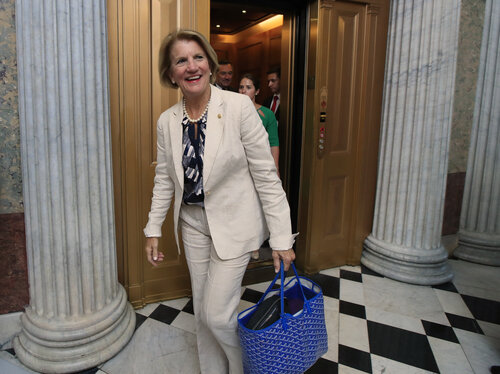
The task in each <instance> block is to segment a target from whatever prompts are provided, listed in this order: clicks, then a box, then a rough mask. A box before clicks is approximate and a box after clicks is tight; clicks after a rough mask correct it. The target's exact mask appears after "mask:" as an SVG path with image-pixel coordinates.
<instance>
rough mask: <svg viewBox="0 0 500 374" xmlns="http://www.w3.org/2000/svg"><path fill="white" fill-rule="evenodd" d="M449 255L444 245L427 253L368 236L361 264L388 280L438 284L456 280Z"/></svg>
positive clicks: (423, 250)
mask: <svg viewBox="0 0 500 374" xmlns="http://www.w3.org/2000/svg"><path fill="white" fill-rule="evenodd" d="M447 259H448V253H447V252H446V250H445V249H444V247H443V246H442V245H441V246H440V247H439V248H437V249H432V250H425V249H418V248H405V247H402V246H398V245H395V244H393V243H387V242H384V241H382V240H379V239H377V238H375V237H374V236H373V235H370V236H368V238H366V240H365V242H364V250H363V253H362V255H361V263H362V264H363V265H365V266H366V267H367V268H369V269H371V270H373V271H375V272H377V273H379V274H381V275H384V276H386V277H388V278H391V279H395V280H398V281H401V282H406V283H412V284H419V285H426V286H429V285H436V284H442V283H446V282H449V281H450V280H452V279H453V273H452V271H451V267H450V265H449V264H448V262H447Z"/></svg>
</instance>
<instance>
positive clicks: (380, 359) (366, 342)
mask: <svg viewBox="0 0 500 374" xmlns="http://www.w3.org/2000/svg"><path fill="white" fill-rule="evenodd" d="M450 264H451V266H452V267H453V270H454V273H455V278H454V280H453V281H452V282H450V283H447V284H445V285H441V286H435V287H428V286H415V285H409V284H405V283H400V282H397V281H393V280H391V279H388V278H385V277H382V276H380V275H378V274H376V273H374V272H372V271H370V270H369V269H367V268H365V267H363V266H362V267H359V266H357V267H341V268H335V269H330V270H326V271H322V272H321V273H319V274H316V275H313V276H311V277H310V278H311V279H313V280H314V281H315V282H316V283H318V284H319V285H321V287H322V289H323V293H324V296H325V316H326V322H327V328H328V335H329V336H328V339H329V350H328V352H327V353H326V354H325V355H324V356H323V357H322V358H321V359H320V360H319V361H318V362H317V363H316V364H315V365H314V366H313V367H312V368H311V369H309V370H308V371H307V373H309V374H311V373H314V374H329V373H332V374H333V373H346V374H347V373H349V374H350V373H352V374H354V373H380V374H382V373H384V374H389V373H395V374H403V373H404V374H408V373H414V374H420V373H450V374H452V373H453V374H458V373H476V374H480V373H485V374H487V373H490V367H491V366H492V365H500V291H499V289H500V269H499V268H495V267H489V266H483V265H477V264H472V263H467V262H463V261H458V260H450ZM267 285H268V282H266V283H260V284H254V285H251V286H247V287H244V288H243V289H242V296H241V303H240V307H239V309H240V311H241V310H244V309H246V308H248V307H249V306H251V305H254V303H256V302H257V301H258V300H259V298H260V296H261V295H262V292H263V291H264V290H265V289H266V287H267ZM136 315H137V329H136V333H135V334H134V336H133V338H132V340H131V342H130V343H129V344H128V345H127V347H125V349H124V350H123V351H122V352H120V353H119V354H118V355H117V356H115V357H114V358H113V359H111V360H110V361H108V362H106V363H105V364H103V365H101V366H100V367H99V368H94V369H91V370H88V371H86V372H85V373H107V374H118V373H120V374H128V373H130V374H135V373H145V374H156V373H175V374H179V373H186V374H193V373H198V372H199V367H198V364H197V361H196V338H195V335H194V333H195V331H194V315H193V305H192V302H191V300H190V299H189V298H183V299H177V300H171V301H166V302H162V303H156V304H150V305H147V306H146V307H145V308H143V309H141V310H137V311H136ZM1 354H2V355H3V356H0V359H1V358H5V356H10V357H7V358H8V359H9V360H10V361H11V362H13V363H14V364H16V361H17V360H16V359H15V352H14V351H13V350H12V349H7V350H6V351H4V352H1ZM17 365H19V363H18V362H17Z"/></svg>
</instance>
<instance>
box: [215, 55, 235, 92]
mask: <svg viewBox="0 0 500 374" xmlns="http://www.w3.org/2000/svg"><path fill="white" fill-rule="evenodd" d="M232 79H233V65H232V64H231V62H229V61H227V60H221V61H220V62H219V69H217V73H216V76H215V86H216V87H218V88H220V89H221V90H226V91H233V92H235V91H236V90H235V89H234V88H232V87H231V80H232Z"/></svg>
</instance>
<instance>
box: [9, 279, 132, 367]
mask: <svg viewBox="0 0 500 374" xmlns="http://www.w3.org/2000/svg"><path fill="white" fill-rule="evenodd" d="M21 324H22V331H21V333H20V334H19V335H18V336H16V338H15V339H14V349H15V351H16V355H17V357H18V358H19V360H20V361H21V362H22V363H23V364H24V365H25V366H27V367H29V368H31V369H33V370H35V371H39V372H42V373H72V372H75V371H81V370H85V369H88V368H91V367H94V366H97V365H99V364H101V363H103V362H105V361H107V360H108V359H110V358H111V357H113V356H114V355H115V354H117V353H118V352H119V351H120V350H121V349H122V348H123V347H124V346H125V345H126V344H127V343H128V341H129V340H130V338H131V337H132V335H133V333H134V329H135V313H134V310H133V309H132V306H131V305H130V304H129V303H128V302H127V294H126V292H125V290H124V289H123V287H122V286H121V285H119V292H118V293H117V297H116V298H115V299H114V300H112V301H111V302H110V303H108V304H107V305H106V306H105V307H104V308H103V309H101V310H99V311H98V312H95V313H92V314H88V315H78V316H76V317H67V318H64V319H62V318H60V317H54V318H48V317H46V316H40V315H38V314H37V313H36V312H34V311H33V310H32V309H31V308H27V309H26V312H25V313H24V314H23V316H22V317H21Z"/></svg>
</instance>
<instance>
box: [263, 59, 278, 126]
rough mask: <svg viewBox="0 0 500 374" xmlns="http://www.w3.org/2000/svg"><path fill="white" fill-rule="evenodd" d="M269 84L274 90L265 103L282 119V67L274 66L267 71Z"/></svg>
mask: <svg viewBox="0 0 500 374" xmlns="http://www.w3.org/2000/svg"><path fill="white" fill-rule="evenodd" d="M267 86H268V87H269V89H270V90H271V92H272V94H273V95H272V96H270V97H268V98H267V99H266V100H264V105H265V106H267V107H268V108H269V109H271V110H272V111H273V113H274V115H275V116H276V120H277V121H278V123H279V121H280V68H279V67H278V68H273V69H271V70H269V71H268V72H267Z"/></svg>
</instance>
